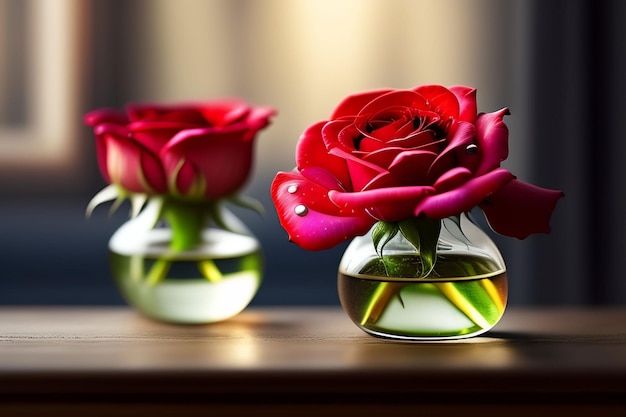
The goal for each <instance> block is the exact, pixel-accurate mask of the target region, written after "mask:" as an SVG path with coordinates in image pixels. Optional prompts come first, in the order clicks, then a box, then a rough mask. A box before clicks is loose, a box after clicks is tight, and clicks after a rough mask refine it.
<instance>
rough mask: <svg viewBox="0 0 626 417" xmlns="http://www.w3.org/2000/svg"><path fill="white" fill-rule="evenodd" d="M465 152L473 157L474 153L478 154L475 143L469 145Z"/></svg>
mask: <svg viewBox="0 0 626 417" xmlns="http://www.w3.org/2000/svg"><path fill="white" fill-rule="evenodd" d="M465 152H467V153H468V154H470V155H474V154H475V153H477V152H478V145H476V144H475V143H470V144H469V145H467V147H466V148H465Z"/></svg>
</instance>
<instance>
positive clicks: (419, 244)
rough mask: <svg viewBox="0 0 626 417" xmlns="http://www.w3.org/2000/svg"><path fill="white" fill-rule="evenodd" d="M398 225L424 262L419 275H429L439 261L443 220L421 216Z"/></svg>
mask: <svg viewBox="0 0 626 417" xmlns="http://www.w3.org/2000/svg"><path fill="white" fill-rule="evenodd" d="M398 227H399V229H400V232H401V233H402V235H403V236H404V237H405V238H406V240H408V241H409V242H410V243H411V245H413V247H415V250H416V251H417V253H418V254H419V257H420V260H421V262H422V270H421V272H420V274H419V276H420V277H427V276H428V275H430V274H431V273H432V272H433V269H434V268H435V263H436V262H437V242H438V240H439V233H440V232H441V220H440V219H430V218H428V217H425V216H419V217H413V218H410V219H406V220H402V221H401V222H400V223H399V226H398Z"/></svg>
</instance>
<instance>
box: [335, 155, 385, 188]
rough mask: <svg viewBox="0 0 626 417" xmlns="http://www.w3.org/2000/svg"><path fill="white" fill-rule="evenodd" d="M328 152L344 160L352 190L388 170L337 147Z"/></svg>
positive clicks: (363, 185)
mask: <svg viewBox="0 0 626 417" xmlns="http://www.w3.org/2000/svg"><path fill="white" fill-rule="evenodd" d="M329 153H330V154H331V155H333V156H336V157H339V158H342V159H344V160H345V162H346V165H347V167H348V172H349V173H350V188H351V189H352V190H353V191H359V190H361V189H362V188H363V187H365V185H366V184H367V183H369V182H370V181H371V180H372V179H373V178H375V177H376V176H377V175H379V174H382V173H385V172H388V171H387V170H386V169H384V168H382V167H379V166H377V165H375V164H372V163H371V162H368V161H365V160H362V159H360V158H358V157H357V156H355V155H352V154H349V153H347V152H345V151H343V150H341V149H339V148H334V149H331V150H330V151H329Z"/></svg>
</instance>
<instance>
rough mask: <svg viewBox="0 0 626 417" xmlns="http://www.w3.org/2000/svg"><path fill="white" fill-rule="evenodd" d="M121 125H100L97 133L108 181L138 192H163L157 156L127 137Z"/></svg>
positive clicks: (162, 180) (100, 156)
mask: <svg viewBox="0 0 626 417" xmlns="http://www.w3.org/2000/svg"><path fill="white" fill-rule="evenodd" d="M126 132H127V130H126V129H125V128H122V127H121V126H118V125H107V124H100V125H98V126H97V127H96V129H95V133H96V136H97V138H98V139H97V141H98V142H99V145H97V146H98V148H99V149H100V151H99V152H98V158H99V159H98V160H99V163H101V164H102V165H103V166H102V167H101V169H104V172H106V175H105V177H106V178H107V180H108V181H109V182H111V183H114V184H119V185H120V186H122V187H123V188H124V189H126V190H128V191H131V192H138V193H148V194H155V193H162V192H164V191H165V190H166V184H165V176H164V173H163V168H162V167H161V164H160V161H159V160H158V158H157V157H156V155H154V154H152V152H150V151H149V150H148V149H146V148H144V147H143V146H141V144H139V143H137V142H135V141H134V140H132V139H131V138H129V137H128V135H127V134H124V133H126Z"/></svg>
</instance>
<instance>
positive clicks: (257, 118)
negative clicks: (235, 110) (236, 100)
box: [244, 107, 276, 136]
mask: <svg viewBox="0 0 626 417" xmlns="http://www.w3.org/2000/svg"><path fill="white" fill-rule="evenodd" d="M275 115H276V109H274V108H272V107H254V108H252V110H251V111H250V112H248V113H247V117H246V119H245V121H244V122H245V124H246V126H247V127H248V135H249V136H250V135H252V136H254V135H255V134H256V133H257V132H258V131H259V130H261V129H263V128H264V127H266V126H268V125H269V124H270V118H271V117H272V116H275Z"/></svg>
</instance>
